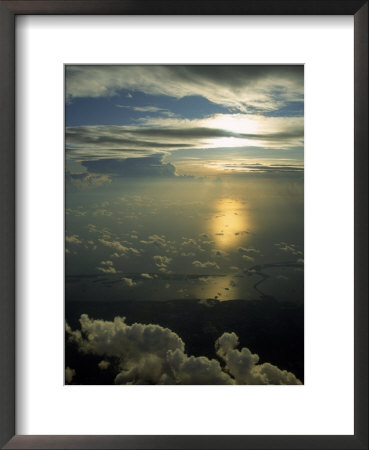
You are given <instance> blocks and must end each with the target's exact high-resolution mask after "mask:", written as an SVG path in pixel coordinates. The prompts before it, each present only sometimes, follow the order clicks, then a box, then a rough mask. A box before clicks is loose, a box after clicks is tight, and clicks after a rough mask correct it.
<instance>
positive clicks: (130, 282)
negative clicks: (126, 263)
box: [122, 278, 137, 287]
mask: <svg viewBox="0 0 369 450" xmlns="http://www.w3.org/2000/svg"><path fill="white" fill-rule="evenodd" d="M122 281H123V282H124V284H125V285H126V286H128V287H135V286H137V283H135V282H134V281H133V280H132V278H122Z"/></svg>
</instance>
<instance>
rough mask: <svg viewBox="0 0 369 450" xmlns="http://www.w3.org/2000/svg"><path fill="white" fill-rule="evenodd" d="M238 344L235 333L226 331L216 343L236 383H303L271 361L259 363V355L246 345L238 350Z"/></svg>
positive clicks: (219, 354)
mask: <svg viewBox="0 0 369 450" xmlns="http://www.w3.org/2000/svg"><path fill="white" fill-rule="evenodd" d="M238 345H239V341H238V336H237V335H236V334H235V333H224V334H223V335H222V336H221V337H220V338H219V339H218V340H217V341H216V343H215V348H216V352H217V355H218V356H219V357H220V358H221V359H223V361H224V362H225V363H226V370H227V371H228V372H229V373H230V374H231V375H232V376H233V377H234V379H235V381H236V384H302V383H301V381H299V380H298V379H297V378H296V377H295V375H294V374H293V373H291V372H287V371H286V370H281V369H279V368H278V367H277V366H274V365H273V364H270V363H264V364H258V362H259V356H258V355H256V354H253V353H251V351H250V350H249V349H248V348H246V347H244V348H242V349H241V350H237V347H238Z"/></svg>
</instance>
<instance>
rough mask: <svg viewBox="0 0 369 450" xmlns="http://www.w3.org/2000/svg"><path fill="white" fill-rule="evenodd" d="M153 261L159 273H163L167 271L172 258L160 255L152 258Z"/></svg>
mask: <svg viewBox="0 0 369 450" xmlns="http://www.w3.org/2000/svg"><path fill="white" fill-rule="evenodd" d="M153 259H154V263H155V265H156V267H158V268H159V270H160V271H161V272H165V271H166V270H167V266H168V264H169V263H170V262H171V261H172V258H169V257H168V256H160V255H156V256H154V257H153Z"/></svg>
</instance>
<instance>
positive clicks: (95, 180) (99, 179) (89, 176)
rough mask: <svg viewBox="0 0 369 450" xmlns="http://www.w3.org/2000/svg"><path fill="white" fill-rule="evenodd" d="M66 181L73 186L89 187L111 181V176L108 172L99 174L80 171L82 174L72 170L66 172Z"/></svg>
mask: <svg viewBox="0 0 369 450" xmlns="http://www.w3.org/2000/svg"><path fill="white" fill-rule="evenodd" d="M65 181H66V183H68V184H70V185H71V186H73V187H76V188H79V189H89V188H96V187H100V186H103V185H104V184H110V183H111V177H110V176H109V175H106V174H97V173H80V174H72V173H70V172H66V174H65Z"/></svg>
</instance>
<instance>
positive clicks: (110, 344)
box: [66, 314, 301, 384]
mask: <svg viewBox="0 0 369 450" xmlns="http://www.w3.org/2000/svg"><path fill="white" fill-rule="evenodd" d="M80 324H81V329H80V330H78V329H77V330H74V331H73V330H72V329H71V328H70V327H69V326H68V325H67V326H66V331H67V333H68V335H69V341H70V342H73V343H74V344H76V345H77V347H78V349H79V350H80V351H81V352H82V353H86V354H94V355H97V356H101V357H103V358H104V359H103V360H102V361H101V362H100V363H99V367H100V369H106V368H107V367H108V365H107V364H106V363H107V362H108V359H109V358H113V357H114V358H118V361H119V368H118V369H117V370H118V372H117V374H116V377H115V383H116V384H301V382H300V381H299V380H298V379H297V378H296V377H295V375H294V374H292V373H291V372H287V371H285V370H280V369H279V368H278V367H276V366H274V365H272V364H270V363H264V364H258V362H259V356H258V355H256V354H252V353H251V351H250V350H249V349H248V348H242V349H241V350H238V349H237V346H238V344H239V342H238V337H237V335H236V334H235V333H224V334H223V335H222V336H221V337H220V338H219V339H218V340H217V341H216V343H215V347H216V352H217V356H218V357H219V358H220V360H223V361H224V363H225V367H222V365H221V364H220V362H219V360H216V359H209V358H207V357H205V356H189V355H187V354H186V353H185V343H184V342H183V340H182V339H181V338H180V337H179V336H178V335H177V334H176V333H174V332H173V331H171V330H170V329H168V328H164V327H161V326H160V325H153V324H148V325H146V324H140V323H134V324H132V325H128V324H126V322H125V318H121V317H115V318H114V320H113V321H104V320H93V319H90V318H89V317H88V316H87V315H86V314H83V315H82V316H81V318H80Z"/></svg>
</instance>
